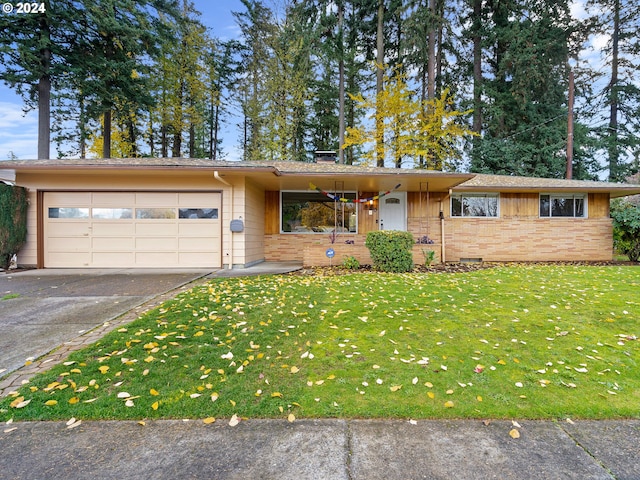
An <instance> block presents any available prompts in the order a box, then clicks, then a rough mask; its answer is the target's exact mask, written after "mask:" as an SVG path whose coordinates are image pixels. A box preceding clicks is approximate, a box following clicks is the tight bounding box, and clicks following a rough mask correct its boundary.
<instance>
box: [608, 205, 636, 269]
mask: <svg viewBox="0 0 640 480" xmlns="http://www.w3.org/2000/svg"><path fill="white" fill-rule="evenodd" d="M611 218H613V243H614V247H615V248H616V250H618V251H619V252H620V253H622V254H624V255H627V256H628V257H629V260H631V261H632V262H637V261H638V260H639V259H640V207H639V206H637V205H634V204H632V203H631V202H628V201H626V200H615V201H613V202H611Z"/></svg>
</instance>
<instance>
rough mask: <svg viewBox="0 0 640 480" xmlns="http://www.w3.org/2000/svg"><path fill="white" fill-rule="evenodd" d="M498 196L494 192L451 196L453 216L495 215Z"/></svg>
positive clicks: (496, 213)
mask: <svg viewBox="0 0 640 480" xmlns="http://www.w3.org/2000/svg"><path fill="white" fill-rule="evenodd" d="M499 198H500V197H499V196H498V195H494V194H486V195H483V194H476V195H474V194H466V195H464V194H461V195H457V196H452V197H451V216H453V217H497V216H498V201H499Z"/></svg>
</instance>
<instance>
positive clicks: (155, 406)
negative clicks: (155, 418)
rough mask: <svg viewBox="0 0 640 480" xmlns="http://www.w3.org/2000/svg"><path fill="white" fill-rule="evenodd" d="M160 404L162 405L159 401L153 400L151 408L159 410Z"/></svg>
mask: <svg viewBox="0 0 640 480" xmlns="http://www.w3.org/2000/svg"><path fill="white" fill-rule="evenodd" d="M159 406H160V403H159V402H153V404H152V405H151V408H153V409H154V410H158V407H159Z"/></svg>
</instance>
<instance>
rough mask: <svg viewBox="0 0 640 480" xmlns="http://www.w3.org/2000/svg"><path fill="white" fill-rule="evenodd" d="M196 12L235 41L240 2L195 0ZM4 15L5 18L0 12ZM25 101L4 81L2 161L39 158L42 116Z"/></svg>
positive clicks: (215, 32)
mask: <svg viewBox="0 0 640 480" xmlns="http://www.w3.org/2000/svg"><path fill="white" fill-rule="evenodd" d="M193 3H194V4H195V6H196V9H197V10H199V11H200V12H201V13H202V17H201V21H202V23H203V24H204V25H205V26H207V27H208V28H210V29H211V34H212V36H214V37H217V38H220V39H223V40H224V39H229V38H234V37H235V36H236V35H237V32H238V28H237V26H236V24H235V19H234V17H233V15H232V14H231V12H232V11H236V12H237V11H243V10H244V6H243V5H242V3H241V2H240V0H194V1H193ZM0 15H3V14H2V13H0ZM23 108H24V102H23V101H22V98H21V97H20V96H18V95H16V94H15V93H14V91H13V90H11V89H10V88H9V87H7V86H6V85H5V84H4V83H1V82H0V160H4V159H7V158H8V157H9V155H10V153H9V152H12V153H13V154H14V155H16V156H17V157H18V158H19V159H21V160H28V159H32V158H36V157H37V152H38V113H37V111H35V110H34V111H31V112H29V113H27V114H26V115H25V114H24V112H23ZM236 136H237V135H236V134H235V132H228V133H226V134H225V139H226V140H227V141H228V143H229V146H227V147H225V148H226V150H228V151H229V150H231V145H233V144H235V143H237V142H236V138H235V137H236ZM51 156H52V157H54V158H55V157H57V152H56V150H55V145H53V144H52V145H51Z"/></svg>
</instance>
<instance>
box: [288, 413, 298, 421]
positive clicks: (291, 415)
mask: <svg viewBox="0 0 640 480" xmlns="http://www.w3.org/2000/svg"><path fill="white" fill-rule="evenodd" d="M287 421H288V422H289V423H293V422H295V421H296V416H295V415H294V414H293V413H290V414H289V416H288V417H287Z"/></svg>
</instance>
